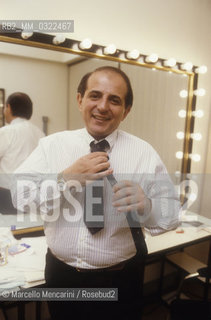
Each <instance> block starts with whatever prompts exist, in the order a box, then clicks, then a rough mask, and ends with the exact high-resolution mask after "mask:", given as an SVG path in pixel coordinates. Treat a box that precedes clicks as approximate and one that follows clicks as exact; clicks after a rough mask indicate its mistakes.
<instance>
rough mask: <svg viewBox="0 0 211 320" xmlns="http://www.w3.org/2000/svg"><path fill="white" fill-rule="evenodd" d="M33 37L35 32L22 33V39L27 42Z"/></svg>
mask: <svg viewBox="0 0 211 320" xmlns="http://www.w3.org/2000/svg"><path fill="white" fill-rule="evenodd" d="M32 35H33V32H24V31H23V32H21V37H22V38H23V39H25V40H26V39H29V38H31V37H32Z"/></svg>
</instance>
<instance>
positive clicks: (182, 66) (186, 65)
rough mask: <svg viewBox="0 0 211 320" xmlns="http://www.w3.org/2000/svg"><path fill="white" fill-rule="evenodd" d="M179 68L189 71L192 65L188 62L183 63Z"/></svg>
mask: <svg viewBox="0 0 211 320" xmlns="http://www.w3.org/2000/svg"><path fill="white" fill-rule="evenodd" d="M181 68H182V69H183V70H185V71H191V70H192V69H193V64H192V62H190V61H188V62H186V63H183V64H182V65H181Z"/></svg>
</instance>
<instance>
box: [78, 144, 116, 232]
mask: <svg viewBox="0 0 211 320" xmlns="http://www.w3.org/2000/svg"><path fill="white" fill-rule="evenodd" d="M109 148H110V146H109V143H108V142H107V141H106V140H102V141H100V142H98V143H95V142H94V141H92V142H91V143H90V149H91V152H100V151H101V152H106V151H107V150H109ZM97 182H99V183H100V182H103V179H98V180H97ZM86 188H90V192H91V191H92V196H93V198H97V199H98V203H93V204H92V205H89V210H92V212H91V216H92V217H93V218H94V217H96V221H93V219H92V221H89V217H88V210H87V204H88V203H89V199H87V189H86V190H85V206H84V222H85V224H86V226H87V228H88V229H89V231H90V232H91V233H92V234H95V233H97V232H98V231H100V230H102V229H103V227H104V211H103V183H102V185H100V186H95V183H94V182H93V184H89V185H88V186H87V187H86ZM90 202H91V201H90ZM90 206H91V208H90ZM99 220H100V221H99Z"/></svg>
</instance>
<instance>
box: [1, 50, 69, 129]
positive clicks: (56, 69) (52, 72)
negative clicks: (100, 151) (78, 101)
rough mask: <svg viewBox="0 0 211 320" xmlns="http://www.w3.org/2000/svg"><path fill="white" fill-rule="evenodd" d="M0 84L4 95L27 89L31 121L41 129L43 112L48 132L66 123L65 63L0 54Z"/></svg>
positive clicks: (66, 72) (61, 127)
mask: <svg viewBox="0 0 211 320" xmlns="http://www.w3.org/2000/svg"><path fill="white" fill-rule="evenodd" d="M0 74H1V76H0V87H1V88H4V89H5V94H6V98H7V97H8V95H10V94H11V93H13V92H16V91H21V92H25V93H27V94H28V95H29V96H30V97H31V99H32V101H33V116H32V120H31V121H32V122H33V123H34V124H36V125H37V126H38V127H40V128H41V129H42V116H47V117H48V118H49V120H48V134H50V133H53V132H56V131H60V130H65V129H66V126H67V118H66V113H67V74H68V68H67V66H66V65H63V64H61V63H55V62H47V61H42V60H37V59H27V58H21V57H16V56H12V55H11V56H10V55H0Z"/></svg>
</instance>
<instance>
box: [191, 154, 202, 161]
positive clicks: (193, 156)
mask: <svg viewBox="0 0 211 320" xmlns="http://www.w3.org/2000/svg"><path fill="white" fill-rule="evenodd" d="M189 158H190V159H191V160H193V161H194V162H199V161H200V160H201V156H200V154H197V153H194V154H192V153H190V154H189Z"/></svg>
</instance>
